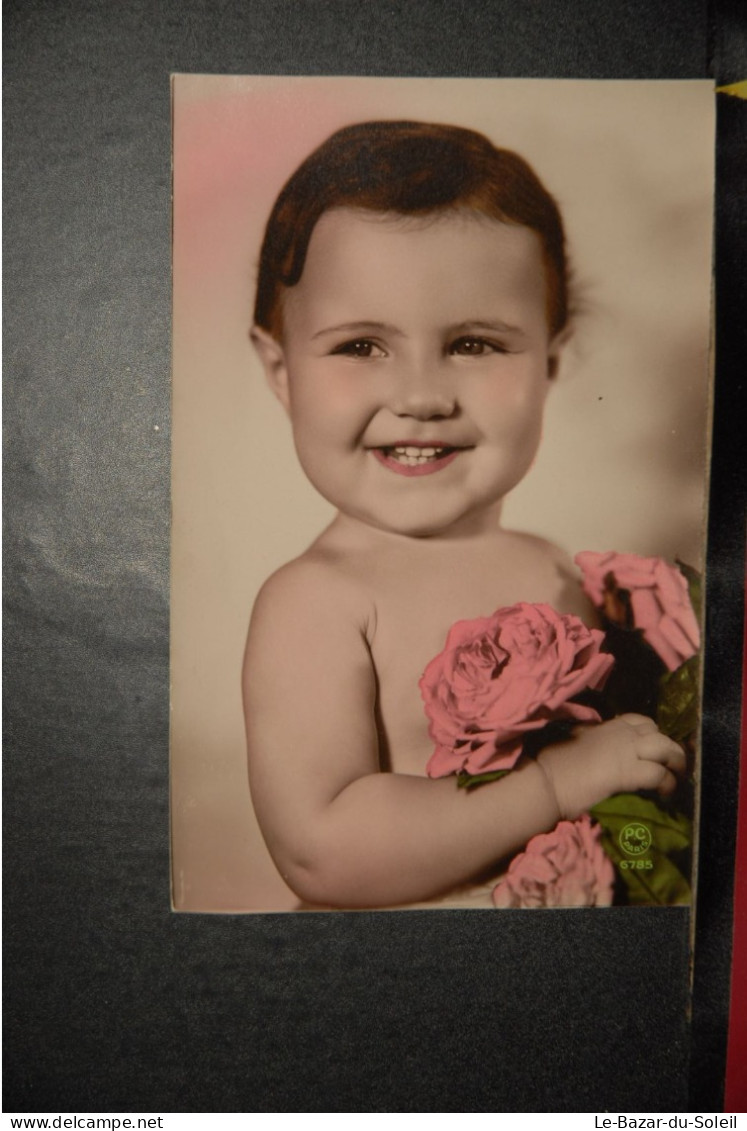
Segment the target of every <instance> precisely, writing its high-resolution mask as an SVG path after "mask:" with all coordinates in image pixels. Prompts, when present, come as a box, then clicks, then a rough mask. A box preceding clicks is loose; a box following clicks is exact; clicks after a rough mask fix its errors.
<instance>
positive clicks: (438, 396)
mask: <svg viewBox="0 0 747 1131" xmlns="http://www.w3.org/2000/svg"><path fill="white" fill-rule="evenodd" d="M392 410H393V412H394V413H395V415H397V416H411V417H412V418H413V419H414V420H433V419H434V418H436V417H438V418H441V417H448V416H453V415H454V412H455V411H456V395H455V394H454V393H453V391H452V390H451V389H450V388H449V387H448V385H446V384H444V383H442V382H440V381H439V380H438V379H437V378H434V377H433V376H430V377H429V376H427V375H418V374H409V375H408V376H407V377H406V378H405V379H404V380H401V381H398V382H397V387H396V389H395V391H394V394H393V397H392Z"/></svg>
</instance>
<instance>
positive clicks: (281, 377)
mask: <svg viewBox="0 0 747 1131" xmlns="http://www.w3.org/2000/svg"><path fill="white" fill-rule="evenodd" d="M249 336H250V338H251V339H252V343H253V345H254V348H255V349H256V351H257V353H258V354H259V360H260V361H261V362H262V368H263V369H264V371H265V377H266V378H267V384H268V385H269V386H270V388H271V389H272V391H273V393H274V394H275V396H276V397H277V399H278V400H279V401H280V403H281V405H282V406H283V408H284V409H285V411H286V412H290V392H289V388H288V368H287V366H286V364H285V353H284V351H283V347H282V346H281V344H280V342H279V341H277V339H276V338H273V336H272V334H270V333H268V331H267V330H263V329H262V327H261V326H252V329H251V333H250V335H249Z"/></svg>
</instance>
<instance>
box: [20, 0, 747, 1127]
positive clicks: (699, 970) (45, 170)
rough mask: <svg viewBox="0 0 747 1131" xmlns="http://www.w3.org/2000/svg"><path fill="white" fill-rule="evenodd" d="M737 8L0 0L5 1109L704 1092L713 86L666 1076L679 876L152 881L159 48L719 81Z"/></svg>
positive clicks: (727, 667) (732, 633)
mask: <svg viewBox="0 0 747 1131" xmlns="http://www.w3.org/2000/svg"><path fill="white" fill-rule="evenodd" d="M742 32H743V27H740V20H739V17H738V15H737V16H734V15H732V6H730V5H718V6H716V7H715V8H712V9H711V10H710V14H709V12H708V10H707V9H706V6H705V4H704V3H701V2H700V0H676V2H674V3H673V2H672V0H629V2H617V3H614V4H608V3H605V2H603V0H574V2H573V3H570V4H569V3H567V2H566V0H541V2H539V0H527V2H526V3H521V4H517V3H510V2H508V0H494V2H488V0H448V2H446V0H417V2H415V0H413V2H405V3H402V2H400V3H397V4H395V3H389V2H375V3H371V4H369V5H368V6H364V5H363V4H360V3H359V2H358V0H354V2H353V0H247V2H246V3H244V4H239V3H238V2H234V0H212V2H211V3H207V2H196V0H184V2H182V3H176V2H173V0H161V2H153V3H145V2H144V0H139V2H137V0H132V2H130V3H128V4H126V5H123V4H118V3H113V2H112V0H105V2H103V3H101V2H85V0H70V2H67V3H64V2H63V3H53V2H52V0H25V2H22V3H21V2H17V3H9V4H7V5H6V8H5V42H6V68H5V97H6V104H5V105H6V115H5V118H6V121H5V132H6V148H5V165H6V174H5V175H6V213H5V219H6V228H5V232H6V298H5V326H6V409H5V433H6V478H5V490H6V510H5V513H6V535H5V537H6V625H7V628H6V638H5V647H6V712H5V717H6V740H7V746H6V749H7V755H6V785H5V790H6V792H5V812H6V854H5V866H6V887H5V902H6V920H5V921H6V929H5V939H6V1024H7V1030H6V1036H7V1042H6V1047H7V1052H6V1057H5V1087H6V1097H5V1105H4V1106H5V1110H6V1111H9V1110H12V1111H48V1112H55V1111H63V1112H72V1111H76V1110H77V1111H79V1112H80V1111H86V1110H88V1111H107V1110H110V1111H148V1110H150V1111H154V1110H155V1111H158V1110H162V1111H197V1112H199V1111H261V1112H291V1111H340V1112H343V1111H350V1112H352V1111H403V1112H404V1111H465V1112H466V1111H506V1110H511V1111H522V1110H529V1111H543V1110H544V1111H564V1110H570V1111H593V1110H596V1109H603V1108H606V1109H609V1110H612V1111H614V1110H629V1111H630V1110H639V1111H645V1110H649V1111H656V1110H659V1111H663V1110H667V1111H678V1110H686V1109H688V1107H689V1109H690V1110H695V1105H697V1106H699V1107H701V1108H705V1109H709V1108H710V1109H714V1108H716V1107H717V1105H718V1103H719V1096H720V1082H721V1076H722V1073H723V1049H724V1036H725V1020H726V1003H727V992H728V962H729V922H730V919H729V916H730V891H731V870H730V859H731V856H732V854H733V835H734V802H733V798H734V791H735V783H736V737H737V719H736V714H735V706H736V702H737V698H736V697H737V695H738V690H737V688H738V682H737V672H736V665H735V663H734V657H735V655H736V654H737V653H736V649H737V648H738V643H739V625H740V623H741V622H740V616H741V604H740V600H739V596H738V588H739V583H738V581H737V582H736V584H735V581H736V579H737V578H739V577H740V576H741V575H740V573H739V554H740V551H741V546H742V541H741V533H740V531H741V527H740V520H739V517H738V515H735V511H736V512H739V511H740V510H741V503H742V502H743V499H744V488H743V483H742V481H741V479H740V478H739V441H738V438H737V436H736V427H735V424H734V421H735V419H736V418H737V414H736V408H737V398H738V396H739V393H740V381H741V380H742V378H741V372H742V368H741V367H740V366H739V358H740V351H741V350H743V348H744V342H743V339H742V338H740V337H739V333H740V331H738V330H735V324H737V323H740V324H741V321H742V320H741V319H738V318H736V316H737V315H738V311H739V309H740V306H739V305H738V304H737V303H738V299H739V297H740V295H741V296H742V297H743V295H744V272H745V268H744V265H743V263H742V264H741V265H740V261H739V256H738V254H736V253H735V251H734V249H735V247H737V248H738V246H739V245H738V240H739V239H740V238H741V239H743V238H744V227H745V217H744V205H743V204H742V205H741V211H740V205H739V203H738V200H737V197H736V192H735V191H734V188H733V186H734V184H735V181H734V178H735V176H736V171H735V168H734V167H733V166H734V163H735V157H734V154H735V152H741V153H743V149H744V137H745V117H744V113H743V112H742V110H741V107H738V108H737V109H735V108H734V106H733V105H729V106H728V107H724V108H723V109H722V113H721V120H720V129H721V138H722V143H721V152H720V162H721V164H720V169H721V176H722V180H723V185H724V186H725V187H723V188H722V189H721V197H720V205H719V224H720V227H719V234H718V240H719V243H718V247H719V250H720V261H719V271H720V272H721V278H722V280H724V281H725V286H724V298H723V302H721V300H720V304H721V305H720V310H719V324H718V333H719V341H720V343H721V347H720V350H721V352H720V357H719V375H718V381H719V385H718V392H717V401H716V413H717V416H716V430H717V440H718V446H717V453H718V454H717V459H716V463H715V465H714V484H715V495H714V504H713V508H712V522H711V527H712V531H711V533H712V540H711V559H710V564H711V567H712V571H711V596H712V604H711V610H712V612H711V616H712V618H713V619H712V623H711V641H712V652H711V659H710V660H709V664H710V666H709V670H708V674H707V684H706V692H707V715H706V739H707V741H708V743H709V744H710V745H709V749H711V750H712V751H713V752H714V757H717V758H718V764H719V772H718V774H715V773H714V774H712V775H711V777H710V778H707V780H706V781H705V783H704V802H705V809H704V823H703V829H704V847H705V851H704V854H703V864H702V867H703V872H704V878H705V881H706V882H705V883H704V884H703V885H702V887H701V892H702V896H701V899H702V912H703V913H702V914H701V916H700V917H699V921H698V924H699V925H698V930H699V939H698V951H697V962H696V982H695V988H696V997H695V1013H694V1017H695V1029H694V1032H693V1040H694V1049H695V1057H694V1060H693V1074H692V1088H693V1090H692V1092H691V1094H690V1098H689V1099H688V1075H689V1071H690V1065H689V1050H690V1040H691V1037H690V1033H689V1031H688V1028H687V1023H686V1005H687V993H686V971H687V961H688V956H687V931H688V924H689V916H688V913H687V912H686V911H684V910H681V909H665V910H663V911H661V912H657V911H656V910H655V909H651V910H648V909H642V910H641V909H631V910H626V909H622V908H621V909H611V910H610V911H609V912H600V911H593V912H589V913H585V912H577V913H570V914H569V913H563V912H557V913H544V914H542V915H538V916H536V917H535V916H532V915H526V916H525V915H517V916H516V917H513V916H510V917H509V916H501V917H500V920H498V919H497V918H496V917H494V916H493V915H491V914H487V915H481V914H469V913H445V912H440V913H439V912H435V913H432V914H431V913H416V914H407V913H402V914H399V915H377V914H375V913H374V914H365V913H364V914H336V915H334V916H326V915H313V916H305V917H286V918H283V917H279V916H261V917H205V916H185V915H181V916H176V915H172V914H171V913H170V912H169V893H168V824H167V821H168V817H167V791H168V766H167V753H168V533H169V503H168V479H169V475H168V461H169V452H168V441H169V430H168V419H169V321H170V307H169V303H170V292H169V258H170V212H169V208H170V200H169V191H170V190H169V177H170V165H169V162H170V122H169V82H168V76H169V73H170V72H171V71H211V72H224V73H226V72H228V73H254V72H266V73H272V72H277V73H287V74H291V73H299V74H303V73H307V74H316V73H319V74H322V73H338V74H342V73H347V74H395V73H400V74H412V75H428V74H438V75H457V74H469V75H475V76H478V75H516V76H522V75H523V76H534V75H552V76H556V77H562V76H568V77H586V76H588V77H635V78H646V77H667V78H697V77H705V76H708V75H709V73H713V68H714V66H715V71H716V73H717V75H718V76H719V77H720V78H721V79H722V81H734V80H735V79H737V78H743V77H744V74H743V73H741V74H740V73H739V72H740V67H743V63H744V59H745V53H744V40H743V37H742ZM714 59H715V63H714ZM740 147H741V149H740ZM730 162H731V164H730ZM730 185H731V186H732V188H731V189H730V188H729V186H730ZM735 241H736V242H735ZM740 287H741V288H742V290H741V291H740V290H739V288H740ZM730 303H731V306H730ZM730 311H731V314H730ZM741 333H742V334H743V331H741ZM741 356H742V357H743V356H744V353H742V354H741ZM156 424H157V425H158V426H159V431H155V428H154V425H156ZM735 500H736V504H737V505H736V507H735Z"/></svg>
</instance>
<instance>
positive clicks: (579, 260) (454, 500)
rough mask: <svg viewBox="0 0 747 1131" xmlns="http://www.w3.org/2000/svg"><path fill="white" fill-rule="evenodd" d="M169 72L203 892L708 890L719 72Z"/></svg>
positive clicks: (185, 864)
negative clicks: (697, 841) (708, 525)
mask: <svg viewBox="0 0 747 1131" xmlns="http://www.w3.org/2000/svg"><path fill="white" fill-rule="evenodd" d="M172 81H173V138H174V151H173V188H174V224H173V238H174V245H173V246H174V268H173V288H174V304H173V310H174V325H173V484H172V490H173V540H172V667H171V670H172V716H171V717H172V727H171V798H172V815H171V831H172V892H173V906H174V908H175V910H177V911H200V912H243V911H246V912H254V911H257V912H275V911H294V910H334V909H357V908H361V909H378V908H381V909H385V908H386V909H390V908H411V909H412V908H430V909H434V908H464V909H472V908H474V909H483V910H485V911H488V912H490V913H492V914H496V913H498V912H499V911H500V910H502V909H525V908H538V907H591V906H595V907H608V906H612V905H619V904H628V905H630V904H640V905H651V904H655V905H662V906H666V905H672V904H687V903H689V902H690V899H691V892H692V884H693V872H694V869H693V849H692V846H693V842H694V837H695V832H694V830H695V827H696V824H697V811H696V809H697V806H696V794H697V790H696V784H695V783H696V781H697V774H698V759H699V754H698V741H697V735H698V702H699V653H700V649H701V640H700V627H699V626H700V624H701V623H702V607H701V596H700V573H701V571H702V569H703V563H704V558H705V552H704V544H703V538H704V513H705V501H706V481H707V468H708V440H709V436H708V422H709V337H710V296H711V254H712V213H713V181H714V170H713V149H714V113H713V94H712V87H711V85H710V84H709V83H708V82H706V81H656V82H653V81H568V80H514V79H511V80H508V79H481V80H473V79H382V78H334V77H329V78H326V77H315V78H303V77H277V76H261V77H246V78H243V77H235V76H234V77H222V76H199V75H178V76H175V77H174V78H173V80H172Z"/></svg>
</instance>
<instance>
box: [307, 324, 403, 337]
mask: <svg viewBox="0 0 747 1131" xmlns="http://www.w3.org/2000/svg"><path fill="white" fill-rule="evenodd" d="M377 333H386V334H390V335H395V336H397V337H400V338H401V337H404V334H403V331H402V330H399V329H397V327H396V326H392V325H390V324H389V323H388V322H343V323H341V324H340V325H339V326H325V327H324V329H323V330H317V332H316V333H315V334H312V335H311V340H312V341H314V339H315V338H321V337H322V336H323V335H324V334H377Z"/></svg>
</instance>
